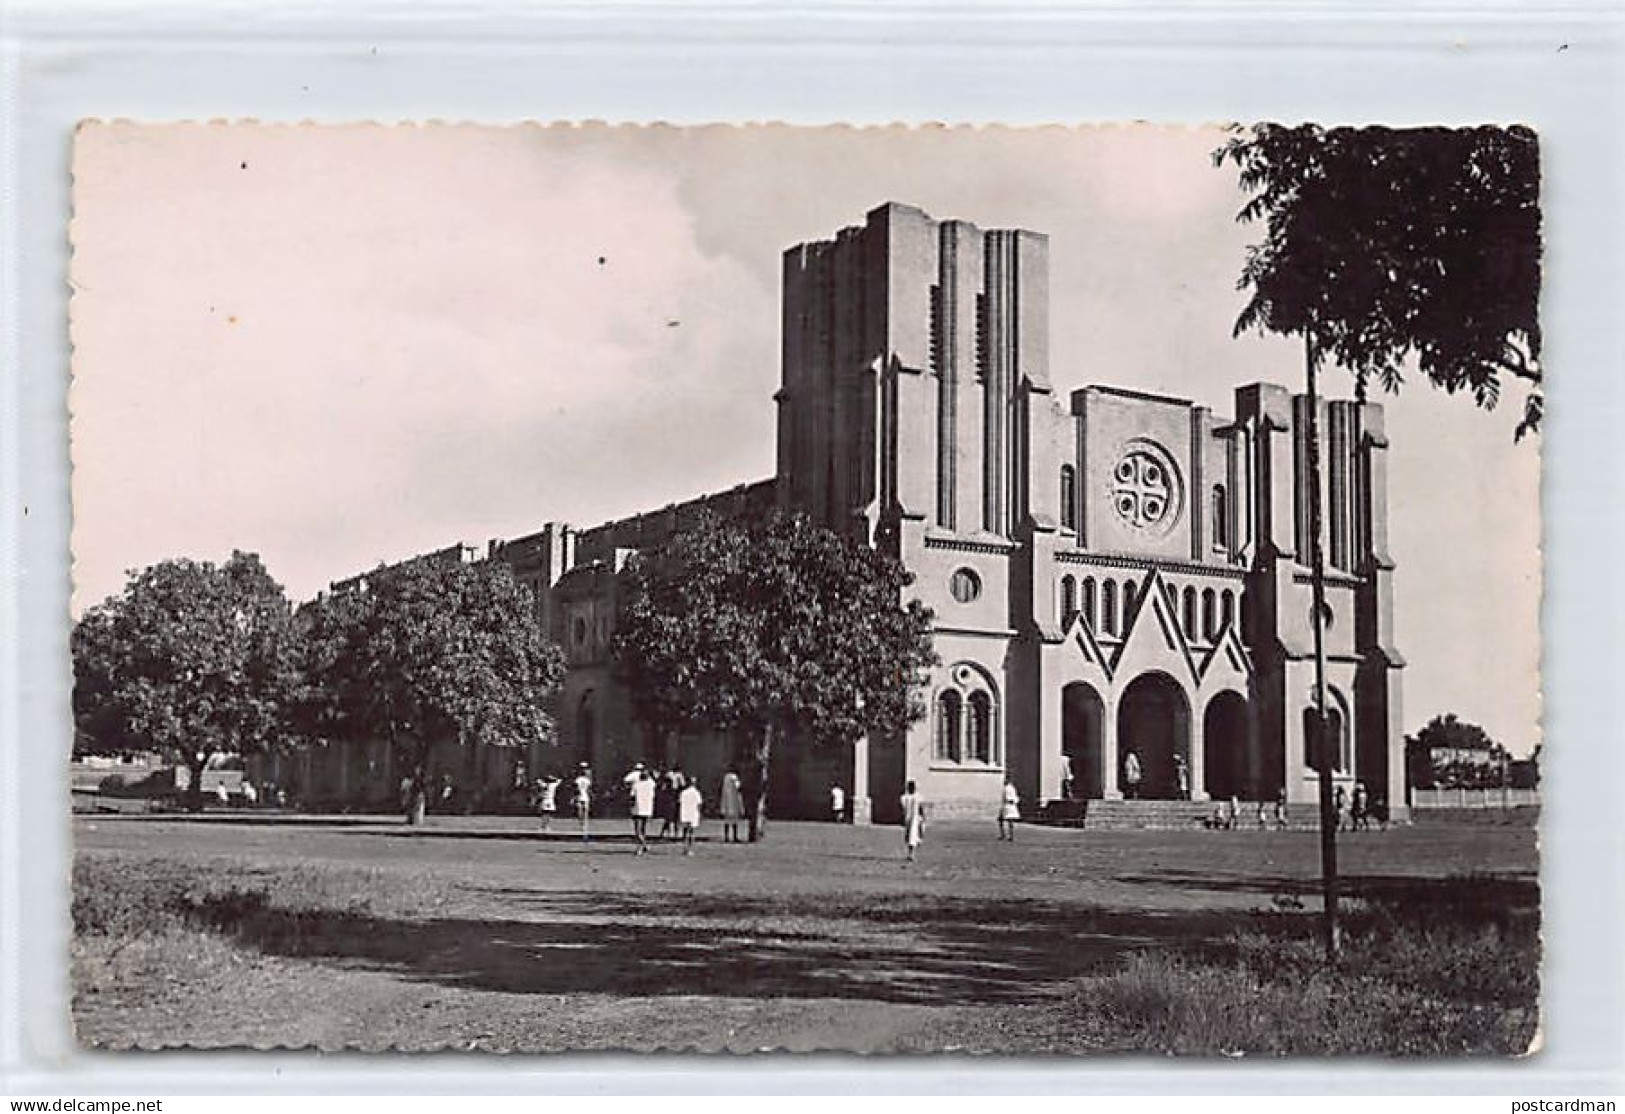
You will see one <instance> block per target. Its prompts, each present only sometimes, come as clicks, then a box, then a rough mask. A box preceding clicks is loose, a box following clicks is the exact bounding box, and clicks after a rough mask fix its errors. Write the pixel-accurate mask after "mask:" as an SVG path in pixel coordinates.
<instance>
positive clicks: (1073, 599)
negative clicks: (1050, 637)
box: [1061, 576, 1078, 627]
mask: <svg viewBox="0 0 1625 1114" xmlns="http://www.w3.org/2000/svg"><path fill="white" fill-rule="evenodd" d="M1077 613H1078V582H1077V581H1076V580H1073V579H1072V578H1071V577H1070V576H1063V577H1061V625H1062V626H1063V627H1065V626H1070V625H1071V623H1072V617H1073V616H1074V615H1076V614H1077Z"/></svg>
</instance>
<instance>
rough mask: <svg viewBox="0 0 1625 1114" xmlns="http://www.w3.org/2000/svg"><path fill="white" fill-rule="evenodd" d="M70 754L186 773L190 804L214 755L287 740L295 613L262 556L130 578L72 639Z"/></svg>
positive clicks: (294, 682)
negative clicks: (140, 754)
mask: <svg viewBox="0 0 1625 1114" xmlns="http://www.w3.org/2000/svg"><path fill="white" fill-rule="evenodd" d="M72 648H73V666H74V715H75V721H76V726H77V728H78V741H77V743H76V747H77V748H78V749H80V750H88V751H93V752H102V753H108V752H119V751H132V750H152V751H156V752H158V753H161V754H164V755H166V756H167V757H169V758H170V759H172V760H176V761H180V762H182V763H184V764H185V766H186V767H187V769H188V770H190V771H191V774H192V779H191V790H192V795H193V800H194V801H196V799H197V794H198V792H199V791H200V789H201V785H202V772H203V769H204V767H205V766H206V765H207V764H208V761H209V759H210V758H212V757H213V756H214V755H216V754H237V755H242V754H250V753H255V752H263V751H267V750H270V749H272V748H275V747H278V746H283V745H286V744H287V743H288V742H289V741H290V735H289V733H288V730H287V727H288V725H287V720H286V718H285V713H286V710H287V708H288V706H289V702H290V700H291V699H292V696H293V694H294V692H295V690H296V688H297V686H298V683H299V675H298V661H297V653H296V639H295V635H294V632H293V626H292V613H291V609H290V607H289V604H288V600H287V597H286V595H285V594H284V593H283V590H282V586H281V585H279V584H278V583H277V582H276V581H275V580H273V579H272V578H271V576H270V574H269V573H268V572H266V570H265V566H264V565H262V564H261V563H260V559H259V558H258V557H257V556H255V555H253V554H251V553H233V554H232V556H231V559H230V560H229V561H227V562H226V563H225V564H223V565H218V566H217V565H214V564H211V563H209V562H206V561H192V560H187V559H184V558H180V559H174V560H169V561H163V562H161V563H159V564H156V565H153V566H151V567H150V568H147V569H143V570H141V571H139V572H136V573H133V574H132V575H131V576H130V579H129V582H128V583H127V584H126V585H125V588H124V591H123V592H122V593H121V594H119V595H117V596H114V597H112V598H110V599H108V600H106V601H105V602H103V603H101V604H99V605H98V606H96V607H93V608H91V609H90V610H89V611H87V612H86V613H85V614H84V616H83V617H82V618H81V619H80V620H79V622H78V623H77V624H76V625H75V627H74V631H73V638H72Z"/></svg>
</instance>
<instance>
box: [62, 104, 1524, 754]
mask: <svg viewBox="0 0 1625 1114" xmlns="http://www.w3.org/2000/svg"><path fill="white" fill-rule="evenodd" d="M1223 138H1224V136H1223V133H1222V132H1220V131H1218V130H1216V129H1212V128H1206V129H1203V128H1163V127H1151V126H1124V127H1100V128H1075V129H1069V128H1055V127H1052V128H1032V129H998V128H968V127H966V128H924V129H913V130H910V129H902V128H891V129H854V128H821V129H800V128H798V129H792V128H786V127H782V126H761V127H732V126H719V127H712V128H689V129H683V128H672V127H652V128H641V127H606V126H601V125H582V126H574V127H572V126H554V127H547V126H540V125H521V126H514V127H477V126H471V125H460V126H449V125H397V126H379V125H358V126H350V127H335V126H329V127H316V126H313V125H254V124H235V125H226V124H197V125H161V126H160V125H139V124H131V123H122V122H121V123H112V124H90V125H85V126H83V127H82V128H81V130H80V132H79V134H78V136H77V139H76V143H75V151H74V220H73V227H72V239H73V263H72V274H71V279H72V286H73V299H72V303H71V316H72V323H71V329H72V339H73V348H74V354H73V384H72V388H71V392H70V406H71V408H72V423H71V424H72V437H73V445H72V461H73V470H74V471H73V499H74V527H73V555H74V580H75V596H74V605H75V609H76V611H80V610H83V609H84V608H85V607H88V606H91V605H92V604H94V603H96V602H98V601H100V600H102V599H104V598H106V597H107V596H108V595H110V594H114V593H116V592H118V591H119V590H120V588H121V587H122V586H123V583H124V578H125V576H126V574H127V572H128V571H129V570H132V569H136V568H140V567H143V566H146V565H149V564H151V563H153V562H155V561H159V560H163V559H164V558H167V557H172V556H189V557H195V558H200V559H206V560H221V559H224V558H225V557H227V556H229V554H230V553H231V551H232V550H233V549H234V548H235V549H244V550H250V551H253V552H257V553H259V554H260V555H261V556H262V557H263V558H264V560H265V562H266V564H267V566H268V567H269V568H270V570H271V572H272V574H273V575H274V576H276V577H277V578H278V579H279V580H280V581H281V582H282V583H283V584H284V585H285V586H286V587H287V589H288V591H289V593H290V595H292V596H293V597H294V598H296V599H304V598H309V597H310V596H312V595H314V594H315V593H316V592H318V591H320V590H321V589H323V588H325V587H326V585H327V584H328V583H329V582H331V581H333V580H336V579H339V578H342V577H344V576H348V575H350V574H353V573H355V572H359V571H364V570H366V569H368V568H371V567H373V566H374V565H376V564H377V563H379V562H380V561H386V560H396V559H400V558H402V557H406V556H410V555H412V554H414V553H418V552H422V551H424V550H428V549H433V548H439V547H441V546H444V545H447V544H450V543H451V542H454V541H459V540H461V541H464V542H468V543H470V544H474V545H478V546H482V547H483V545H484V544H485V542H486V541H487V540H488V539H491V538H512V537H518V536H521V535H523V534H527V533H530V532H532V531H534V530H536V529H537V528H539V527H540V526H541V524H542V523H544V522H547V521H560V522H569V523H573V524H576V525H580V526H586V525H592V524H595V523H598V522H602V521H606V520H608V519H612V518H617V517H620V516H623V515H627V514H632V513H636V512H638V511H641V510H647V509H650V508H654V507H659V506H662V505H664V504H666V503H670V502H675V501H678V500H682V499H686V498H689V497H691V496H693V495H697V494H700V493H702V492H706V491H713V490H720V489H724V488H728V487H732V486H734V485H735V484H738V483H743V482H748V481H754V480H758V479H764V478H767V477H769V476H771V475H772V473H773V468H774V405H773V402H772V394H773V391H774V390H775V389H776V388H777V386H778V364H779V338H778V334H779V301H778V299H779V290H778V287H779V260H780V255H781V253H782V251H783V250H784V249H785V248H787V247H789V246H791V245H792V244H795V243H798V242H801V241H804V240H809V239H824V238H827V237H829V236H831V235H832V234H833V233H834V232H835V231H836V230H837V229H839V228H841V227H843V226H846V225H852V224H858V223H861V222H862V219H863V215H864V214H865V213H866V212H867V211H868V210H869V209H871V208H873V207H874V206H875V205H877V204H879V203H881V202H883V201H902V202H907V203H909V204H913V205H917V206H919V207H921V208H923V209H925V210H926V211H927V212H929V213H931V214H932V215H933V216H936V217H938V218H939V219H948V218H960V219H965V220H969V221H972V222H974V223H976V224H979V225H981V226H982V227H1023V228H1030V229H1033V230H1036V231H1040V232H1045V233H1047V234H1048V235H1049V237H1050V268H1051V276H1050V279H1051V285H1050V299H1051V301H1050V315H1051V330H1052V336H1051V353H1050V361H1051V363H1050V369H1051V378H1052V381H1053V383H1054V386H1055V388H1056V391H1057V396H1058V397H1063V398H1064V397H1065V394H1066V392H1068V391H1070V390H1072V389H1074V388H1076V387H1081V386H1083V385H1085V384H1089V383H1104V384H1112V385H1116V386H1121V387H1129V388H1133V389H1138V390H1144V391H1152V392H1157V393H1164V394H1172V395H1177V396H1181V397H1185V398H1192V399H1195V400H1197V401H1199V402H1202V403H1206V404H1208V405H1211V406H1213V407H1214V408H1215V410H1216V411H1217V412H1219V413H1221V414H1227V413H1229V412H1230V411H1231V410H1232V405H1231V398H1232V392H1233V390H1234V388H1235V387H1236V386H1239V385H1241V384H1244V383H1249V382H1256V381H1259V380H1268V381H1273V382H1278V383H1282V384H1286V385H1289V386H1292V387H1293V388H1294V389H1297V388H1298V385H1299V384H1301V382H1302V375H1303V371H1302V359H1301V348H1300V347H1299V345H1298V344H1297V343H1295V342H1293V341H1291V340H1287V339H1282V338H1276V337H1261V336H1256V335H1249V336H1244V337H1241V338H1232V337H1231V326H1232V324H1233V322H1234V320H1235V316H1236V312H1237V310H1238V309H1239V308H1240V306H1241V304H1242V302H1243V300H1244V295H1242V294H1241V293H1238V292H1237V290H1236V288H1235V287H1236V277H1237V274H1238V272H1239V270H1240V266H1241V259H1242V253H1243V251H1244V249H1245V246H1246V245H1247V244H1248V243H1249V242H1250V241H1251V240H1252V239H1255V238H1256V237H1257V235H1258V229H1257V228H1249V227H1246V226H1241V225H1238V224H1237V223H1236V222H1235V219H1234V218H1235V213H1236V211H1237V210H1238V209H1239V208H1240V206H1241V204H1242V202H1243V200H1244V198H1243V195H1242V194H1241V193H1240V191H1239V188H1238V186H1237V183H1236V180H1235V173H1234V170H1233V169H1231V168H1222V169H1220V168H1215V167H1214V166H1213V165H1212V160H1211V158H1210V155H1211V152H1212V151H1213V150H1214V149H1215V148H1216V147H1217V146H1218V145H1219V144H1220V143H1221V142H1222V141H1223ZM1326 386H1327V389H1328V392H1329V393H1332V394H1346V393H1347V391H1348V389H1349V388H1348V385H1347V383H1346V382H1339V381H1338V380H1337V379H1335V378H1332V377H1328V383H1327V384H1326ZM1381 401H1383V402H1384V404H1385V405H1386V407H1387V410H1388V428H1389V438H1390V442H1391V446H1392V447H1391V450H1390V457H1391V468H1390V493H1389V501H1390V541H1391V549H1392V552H1393V555H1394V557H1395V559H1396V562H1397V565H1398V569H1397V572H1396V579H1395V591H1396V614H1397V618H1396V623H1395V627H1396V638H1397V641H1398V645H1399V647H1400V649H1401V651H1402V653H1404V655H1405V656H1406V658H1407V660H1408V662H1409V666H1408V667H1407V669H1406V672H1405V682H1404V683H1405V698H1404V706H1405V715H1404V719H1405V728H1406V730H1407V731H1415V730H1416V729H1417V728H1419V727H1420V726H1421V725H1422V724H1423V723H1425V722H1426V721H1427V720H1428V719H1430V718H1431V717H1433V716H1434V715H1437V714H1440V713H1443V712H1456V713H1457V714H1458V715H1460V716H1462V717H1463V718H1465V719H1469V720H1473V721H1476V722H1478V723H1481V724H1483V725H1484V726H1485V728H1486V729H1487V730H1488V731H1489V732H1490V734H1491V735H1492V737H1495V738H1497V739H1498V740H1500V741H1502V742H1504V743H1505V744H1506V745H1507V746H1508V747H1509V748H1511V749H1512V750H1513V751H1514V752H1515V753H1527V752H1528V751H1529V750H1530V749H1532V747H1533V746H1534V744H1535V743H1536V742H1537V741H1538V738H1539V735H1538V719H1539V710H1540V692H1539V679H1538V668H1539V655H1540V635H1539V604H1540V581H1541V564H1540V516H1539V475H1540V461H1539V444H1538V440H1535V439H1526V440H1525V441H1523V442H1522V443H1519V444H1516V445H1514V443H1513V441H1512V429H1513V427H1514V425H1515V424H1516V421H1517V417H1518V414H1519V412H1520V411H1521V402H1522V400H1521V396H1518V395H1517V394H1516V393H1515V391H1509V393H1508V395H1507V397H1506V399H1505V400H1504V402H1503V404H1502V407H1501V408H1500V409H1499V410H1497V411H1495V412H1491V413H1486V412H1484V411H1482V410H1479V409H1477V408H1475V407H1474V406H1473V405H1472V403H1471V401H1470V400H1469V399H1468V398H1466V397H1464V396H1459V397H1451V396H1446V395H1443V394H1441V393H1439V392H1438V391H1436V390H1434V389H1433V388H1431V387H1430V386H1428V385H1427V384H1425V383H1422V382H1420V381H1417V382H1414V383H1410V384H1408V385H1407V386H1406V388H1405V389H1403V390H1402V391H1401V393H1400V394H1399V395H1398V396H1391V397H1386V398H1383V399H1381Z"/></svg>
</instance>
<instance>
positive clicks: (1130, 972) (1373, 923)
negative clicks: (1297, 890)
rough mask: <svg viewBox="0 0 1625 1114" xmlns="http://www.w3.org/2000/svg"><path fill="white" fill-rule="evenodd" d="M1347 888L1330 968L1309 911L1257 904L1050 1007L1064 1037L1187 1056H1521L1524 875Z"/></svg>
mask: <svg viewBox="0 0 1625 1114" xmlns="http://www.w3.org/2000/svg"><path fill="white" fill-rule="evenodd" d="M1406 897H1407V899H1406V900H1399V899H1396V898H1395V897H1393V896H1387V897H1379V898H1368V899H1365V900H1360V899H1356V900H1354V901H1351V902H1350V903H1349V905H1350V907H1349V908H1348V909H1347V910H1346V912H1345V916H1344V918H1343V953H1342V957H1341V960H1340V962H1339V963H1338V964H1337V965H1336V966H1335V967H1332V966H1329V965H1328V964H1327V962H1326V960H1325V955H1324V951H1323V949H1322V945H1321V942H1320V940H1319V937H1318V935H1317V927H1318V926H1317V922H1316V919H1315V918H1314V917H1312V916H1307V915H1304V914H1295V915H1285V914H1280V913H1270V914H1259V915H1257V916H1256V917H1255V924H1254V925H1253V926H1251V927H1250V928H1247V929H1243V930H1240V931H1237V932H1236V933H1235V934H1233V935H1231V936H1230V937H1228V938H1226V939H1223V940H1220V941H1217V942H1213V943H1209V944H1206V945H1202V946H1196V947H1169V948H1158V949H1139V950H1135V951H1131V952H1129V953H1128V954H1127V955H1126V956H1125V957H1124V960H1123V962H1122V965H1121V966H1120V967H1119V968H1118V969H1117V970H1115V971H1113V972H1111V973H1109V974H1106V975H1102V976H1098V977H1094V978H1090V979H1086V980H1083V981H1082V982H1081V984H1080V985H1079V986H1078V987H1077V988H1076V989H1075V990H1073V991H1072V992H1071V993H1069V994H1068V995H1066V996H1065V997H1064V1000H1063V1002H1062V1004H1060V1005H1059V1006H1058V1007H1056V1008H1054V1009H1051V1010H1046V1011H1045V1012H1046V1013H1049V1014H1050V1015H1051V1016H1050V1018H1049V1025H1050V1027H1051V1034H1050V1036H1051V1038H1052V1040H1053V1041H1054V1042H1055V1043H1056V1044H1057V1045H1059V1046H1062V1047H1065V1046H1070V1045H1073V1044H1075V1042H1076V1040H1077V1039H1078V1037H1079V1036H1081V1035H1083V1034H1088V1035H1089V1037H1090V1038H1091V1040H1092V1041H1094V1042H1098V1044H1099V1045H1100V1046H1102V1047H1107V1048H1112V1049H1115V1050H1119V1051H1150V1052H1160V1053H1169V1054H1196V1055H1228V1056H1237V1055H1262V1056H1280V1055H1287V1054H1291V1055H1317V1056H1346V1055H1390V1056H1449V1055H1454V1056H1460V1055H1500V1056H1506V1055H1521V1054H1523V1053H1525V1052H1527V1051H1528V1050H1529V1048H1530V1045H1531V1043H1532V1042H1533V1040H1534V1037H1535V1032H1536V1029H1537V1027H1538V1023H1539V996H1540V984H1539V966H1540V939H1539V918H1538V907H1537V905H1536V898H1537V894H1536V892H1535V888H1534V886H1533V884H1532V883H1528V882H1520V881H1507V880H1502V879H1480V878H1456V879H1442V880H1437V881H1435V882H1432V883H1430V884H1427V885H1417V886H1416V887H1414V888H1413V892H1411V893H1409V894H1407V895H1406Z"/></svg>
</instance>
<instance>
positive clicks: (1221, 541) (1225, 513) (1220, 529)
mask: <svg viewBox="0 0 1625 1114" xmlns="http://www.w3.org/2000/svg"><path fill="white" fill-rule="evenodd" d="M1213 548H1214V549H1217V550H1221V551H1223V552H1226V553H1228V552H1229V551H1230V504H1229V500H1228V498H1227V497H1226V494H1225V490H1224V487H1223V486H1222V485H1215V487H1214V488H1213Z"/></svg>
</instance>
